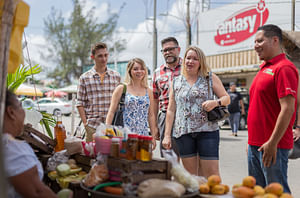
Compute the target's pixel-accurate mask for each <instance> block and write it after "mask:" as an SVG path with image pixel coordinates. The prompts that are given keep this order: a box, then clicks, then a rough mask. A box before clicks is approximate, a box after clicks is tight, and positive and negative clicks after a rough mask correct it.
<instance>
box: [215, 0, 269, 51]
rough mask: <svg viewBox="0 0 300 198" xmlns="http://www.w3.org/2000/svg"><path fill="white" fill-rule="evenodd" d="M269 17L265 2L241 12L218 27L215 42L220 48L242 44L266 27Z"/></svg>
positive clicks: (262, 1) (261, 1)
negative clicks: (262, 27) (258, 30)
mask: <svg viewBox="0 0 300 198" xmlns="http://www.w3.org/2000/svg"><path fill="white" fill-rule="evenodd" d="M268 17H269V10H268V8H266V4H265V1H264V0H260V1H259V3H258V4H257V5H255V6H250V7H247V8H245V9H243V10H240V11H239V12H237V13H236V14H234V15H233V16H231V17H230V18H228V19H226V20H225V21H224V22H223V23H221V24H219V25H218V29H217V35H216V36H215V37H214V38H215V42H216V43H217V44H218V45H220V46H230V45H235V44H237V43H240V42H242V41H244V40H246V39H248V38H249V37H251V36H252V35H254V34H255V33H256V30H257V28H258V27H260V26H262V25H264V24H265V23H266V21H267V19H268Z"/></svg>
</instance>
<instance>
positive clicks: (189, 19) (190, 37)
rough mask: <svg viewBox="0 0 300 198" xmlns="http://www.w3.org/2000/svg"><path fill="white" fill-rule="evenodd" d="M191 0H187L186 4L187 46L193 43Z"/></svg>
mask: <svg viewBox="0 0 300 198" xmlns="http://www.w3.org/2000/svg"><path fill="white" fill-rule="evenodd" d="M190 2H191V1H190V0H187V4H186V48H188V47H189V46H190V45H191V44H192V31H191V17H190Z"/></svg>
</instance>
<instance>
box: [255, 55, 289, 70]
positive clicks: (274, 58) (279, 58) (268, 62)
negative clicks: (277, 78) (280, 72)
mask: <svg viewBox="0 0 300 198" xmlns="http://www.w3.org/2000/svg"><path fill="white" fill-rule="evenodd" d="M283 59H285V53H281V54H279V55H277V56H275V57H273V58H272V59H270V60H268V61H264V62H263V63H262V64H261V65H260V68H263V67H265V66H268V65H274V64H276V63H277V62H279V61H281V60H283Z"/></svg>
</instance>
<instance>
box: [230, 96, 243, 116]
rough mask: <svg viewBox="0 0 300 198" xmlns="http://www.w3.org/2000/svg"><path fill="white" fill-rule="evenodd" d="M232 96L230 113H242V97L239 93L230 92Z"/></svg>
mask: <svg viewBox="0 0 300 198" xmlns="http://www.w3.org/2000/svg"><path fill="white" fill-rule="evenodd" d="M228 94H229V96H230V104H229V105H228V111H229V112H230V113H236V112H240V100H241V99H242V96H241V94H240V93H239V92H236V91H235V92H230V91H229V92H228Z"/></svg>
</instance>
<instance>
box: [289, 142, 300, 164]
mask: <svg viewBox="0 0 300 198" xmlns="http://www.w3.org/2000/svg"><path fill="white" fill-rule="evenodd" d="M297 158H300V139H298V140H297V141H296V142H294V147H293V149H292V150H291V151H290V152H289V159H297Z"/></svg>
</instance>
